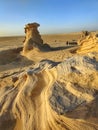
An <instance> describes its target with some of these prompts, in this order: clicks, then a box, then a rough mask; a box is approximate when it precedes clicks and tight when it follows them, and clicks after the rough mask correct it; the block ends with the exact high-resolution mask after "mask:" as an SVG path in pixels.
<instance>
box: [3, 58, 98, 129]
mask: <svg viewBox="0 0 98 130" xmlns="http://www.w3.org/2000/svg"><path fill="white" fill-rule="evenodd" d="M75 58H76V57H75ZM75 58H73V59H69V61H70V60H72V62H70V64H69V63H68V62H69V61H64V63H59V64H54V65H53V62H50V61H49V62H48V61H46V63H45V61H44V63H40V65H39V66H38V67H37V68H35V69H29V70H28V71H26V72H24V73H22V74H20V76H19V78H18V80H17V81H16V82H15V83H14V86H11V87H4V88H0V94H1V95H2V96H1V97H0V130H79V128H80V126H81V130H86V129H91V128H92V130H94V129H97V128H98V126H97V125H95V124H94V123H87V122H86V121H85V120H82V119H85V118H84V117H83V116H81V117H82V118H81V117H79V119H81V121H80V120H78V119H75V118H74V115H68V114H69V112H74V110H76V112H77V108H78V107H80V108H81V107H84V106H86V105H87V104H89V103H90V102H93V100H95V99H96V95H97V94H98V93H96V91H97V90H95V89H92V90H89V89H87V88H86V89H83V88H80V89H79V88H78V87H81V86H79V85H78V83H77V85H76V84H75V83H73V82H67V80H68V81H69V80H70V81H71V78H72V77H71V76H70V75H69V74H73V73H75V76H76V75H79V74H80V73H76V72H77V67H76V71H75V70H74V71H75V72H72V68H71V67H72V65H73V66H76V64H77V61H76V59H75ZM78 60H79V58H78ZM83 61H84V59H83ZM81 62H82V61H81ZM85 62H86V60H85ZM73 63H74V64H73ZM78 63H80V62H79V61H78ZM87 63H88V64H89V65H88V66H90V64H91V67H95V66H93V63H89V62H88V61H87ZM41 64H42V65H41ZM71 64H72V65H71ZM60 65H61V66H60ZM88 66H87V68H88V69H89V68H90V67H88ZM62 68H63V70H62ZM84 69H86V68H84ZM90 69H91V68H90ZM90 69H89V71H90V75H91V72H92V70H93V69H96V68H93V69H91V70H90ZM61 70H62V71H61ZM65 70H66V71H65ZM78 70H79V67H78ZM79 71H80V72H81V67H80V70H79ZM81 75H82V76H84V73H83V74H82V73H81ZM61 76H63V78H65V79H63V81H62V82H60V81H61V80H60V78H61ZM64 76H65V77H64ZM67 76H69V77H68V78H67ZM88 76H89V75H88ZM74 85H76V86H74ZM79 91H80V92H79ZM75 92H77V94H76V93H75ZM85 93H87V94H88V96H89V97H90V98H89V100H88V99H87V100H86V98H85ZM95 93H96V94H95ZM84 101H85V104H84V105H83V104H82V102H84ZM81 104H82V105H81ZM94 107H95V108H97V107H96V105H95V106H94ZM63 108H64V109H63ZM6 110H7V111H6ZM4 111H5V112H4ZM82 112H83V113H84V111H82ZM87 114H88V113H86V114H85V115H87ZM68 116H69V117H68ZM70 116H73V118H74V119H71V118H70ZM6 117H7V118H6ZM9 121H10V123H12V126H9V127H5V128H4V122H8V123H9Z"/></svg>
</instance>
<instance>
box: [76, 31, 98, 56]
mask: <svg viewBox="0 0 98 130" xmlns="http://www.w3.org/2000/svg"><path fill="white" fill-rule="evenodd" d="M78 44H79V45H80V47H79V49H78V50H77V53H79V54H86V53H89V52H98V36H97V34H96V33H90V34H88V35H87V36H85V37H82V38H81V39H80V40H79V41H78Z"/></svg>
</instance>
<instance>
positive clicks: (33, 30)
mask: <svg viewBox="0 0 98 130" xmlns="http://www.w3.org/2000/svg"><path fill="white" fill-rule="evenodd" d="M39 26H40V25H39V24H38V23H29V24H27V25H26V26H25V28H24V29H25V33H26V37H25V40H24V49H23V51H27V50H31V49H33V47H37V48H39V47H40V46H42V45H43V40H42V39H41V36H40V34H39V31H38V27H39Z"/></svg>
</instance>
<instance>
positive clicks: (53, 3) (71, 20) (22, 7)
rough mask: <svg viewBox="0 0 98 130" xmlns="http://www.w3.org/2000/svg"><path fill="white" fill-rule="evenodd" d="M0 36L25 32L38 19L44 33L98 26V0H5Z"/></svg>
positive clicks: (73, 30) (95, 27) (1, 16)
mask: <svg viewBox="0 0 98 130" xmlns="http://www.w3.org/2000/svg"><path fill="white" fill-rule="evenodd" d="M0 12H1V13H0V25H1V26H0V36H10V35H11V36H17V35H24V26H25V24H27V23H31V22H38V23H39V24H40V27H39V31H40V33H41V34H60V33H70V32H80V31H82V30H88V31H94V30H95V31H96V30H98V0H80V1H79V0H74V1H73V0H17V1H16V0H15V1H12V0H9V1H7V0H1V1H0Z"/></svg>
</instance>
